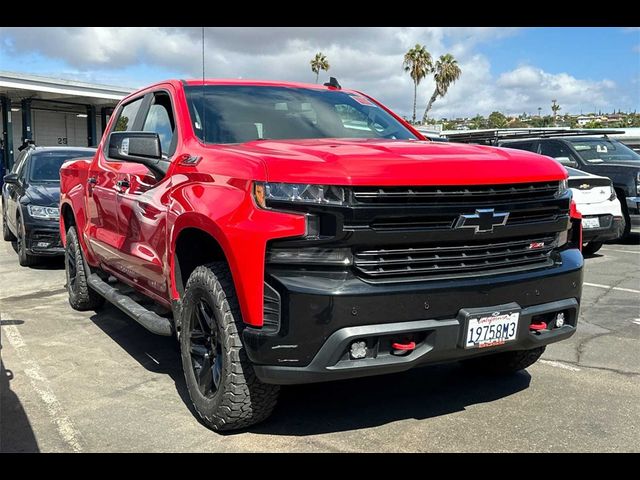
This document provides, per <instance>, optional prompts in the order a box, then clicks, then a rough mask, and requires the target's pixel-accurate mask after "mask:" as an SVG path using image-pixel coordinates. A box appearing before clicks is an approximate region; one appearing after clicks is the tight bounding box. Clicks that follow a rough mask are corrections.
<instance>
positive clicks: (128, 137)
mask: <svg viewBox="0 0 640 480" xmlns="http://www.w3.org/2000/svg"><path fill="white" fill-rule="evenodd" d="M109 158H113V159H114V160H124V161H125V162H135V163H142V162H141V160H160V159H161V158H162V148H161V146H160V137H159V136H158V134H157V133H155V132H112V133H111V134H110V135H109Z"/></svg>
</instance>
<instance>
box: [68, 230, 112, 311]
mask: <svg viewBox="0 0 640 480" xmlns="http://www.w3.org/2000/svg"><path fill="white" fill-rule="evenodd" d="M64 269H65V273H66V275H67V291H68V292H69V304H70V305H71V307H72V308H73V309H74V310H79V311H85V310H97V309H99V308H100V307H102V305H103V304H104V298H103V297H101V296H100V295H99V294H98V293H97V292H95V291H94V290H92V289H91V288H90V287H89V284H88V283H87V274H86V271H85V264H84V257H83V255H82V250H81V247H80V242H79V241H78V234H77V233H76V228H75V227H71V228H69V230H67V245H66V247H65V249H64Z"/></svg>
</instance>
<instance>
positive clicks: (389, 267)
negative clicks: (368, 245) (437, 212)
mask: <svg viewBox="0 0 640 480" xmlns="http://www.w3.org/2000/svg"><path fill="white" fill-rule="evenodd" d="M555 244H556V241H555V236H545V237H538V238H520V239H510V240H509V241H501V242H496V241H491V240H490V239H487V240H482V241H472V242H471V241H469V242H465V243H464V244H457V245H456V244H446V245H443V246H431V245H430V246H427V247H407V248H390V249H378V250H361V251H357V252H355V254H354V265H355V268H356V269H357V270H358V272H359V273H360V274H361V275H362V276H364V277H365V278H370V279H385V280H386V279H391V278H394V277H397V278H398V279H399V280H406V279H408V278H411V277H415V278H416V279H443V278H456V277H467V276H478V275H490V274H495V273H503V272H506V271H518V270H530V269H533V268H542V267H546V266H550V265H552V264H553V261H552V260H551V258H550V256H551V251H552V250H553V248H554V247H555Z"/></svg>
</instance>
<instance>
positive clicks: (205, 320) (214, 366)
mask: <svg viewBox="0 0 640 480" xmlns="http://www.w3.org/2000/svg"><path fill="white" fill-rule="evenodd" d="M189 321H190V329H189V338H188V340H187V341H188V343H189V353H190V355H191V367H192V369H193V374H194V376H195V379H196V383H197V385H198V388H199V389H200V393H201V394H202V395H204V396H205V397H207V398H211V397H213V396H214V395H215V393H216V392H217V391H218V387H219V386H220V377H221V375H222V345H221V343H220V339H219V336H218V330H217V324H216V320H215V315H214V313H213V308H212V307H211V305H210V304H209V302H208V301H207V300H206V299H205V298H204V297H200V298H199V299H198V300H197V301H196V304H195V308H194V309H193V311H192V312H191V318H190V319H189Z"/></svg>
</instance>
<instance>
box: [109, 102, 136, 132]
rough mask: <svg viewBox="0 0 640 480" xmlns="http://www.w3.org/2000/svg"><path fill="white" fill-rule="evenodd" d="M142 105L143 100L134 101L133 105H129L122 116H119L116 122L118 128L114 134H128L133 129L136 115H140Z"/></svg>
mask: <svg viewBox="0 0 640 480" xmlns="http://www.w3.org/2000/svg"><path fill="white" fill-rule="evenodd" d="M141 105H142V98H139V99H137V100H134V101H133V102H131V103H127V104H126V105H125V106H124V107H123V108H122V110H121V111H120V114H119V115H118V119H117V120H116V126H115V127H114V128H113V131H114V132H127V131H130V130H131V129H132V128H133V122H134V121H135V119H136V115H137V114H138V110H140V106H141Z"/></svg>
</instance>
